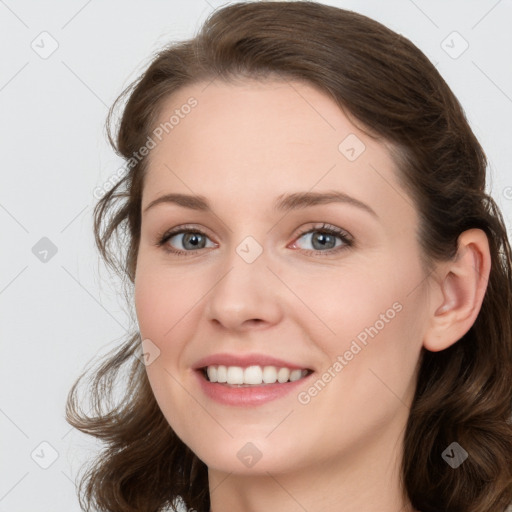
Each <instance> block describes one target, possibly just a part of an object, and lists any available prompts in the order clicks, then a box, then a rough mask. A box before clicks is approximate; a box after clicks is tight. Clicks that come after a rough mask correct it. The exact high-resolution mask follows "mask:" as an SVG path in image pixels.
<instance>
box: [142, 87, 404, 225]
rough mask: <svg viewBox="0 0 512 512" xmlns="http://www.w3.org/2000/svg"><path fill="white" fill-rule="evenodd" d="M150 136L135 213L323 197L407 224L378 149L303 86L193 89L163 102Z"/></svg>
mask: <svg viewBox="0 0 512 512" xmlns="http://www.w3.org/2000/svg"><path fill="white" fill-rule="evenodd" d="M191 98H193V101H192V102H191ZM194 103H195V106H194V107H193V108H188V107H187V108H185V107H184V106H186V105H189V104H194ZM172 116H174V119H172V121H173V122H172V123H170V122H169V121H170V120H171V117H172ZM165 123H167V130H165V126H166V125H165ZM158 127H164V130H163V133H162V134H161V140H157V138H155V142H156V146H155V147H154V149H152V150H151V152H150V155H149V165H148V170H147V175H146V178H145V185H144V199H143V204H147V203H148V202H149V201H150V200H152V199H154V196H155V195H157V194H161V193H169V192H183V193H187V194H190V193H194V194H201V195H205V196H208V197H212V201H214V202H215V200H216V199H218V201H219V202H221V201H224V200H229V201H231V202H233V201H238V202H239V203H240V204H250V203H251V202H253V203H256V202H257V203H258V205H259V206H262V205H263V203H262V201H264V200H265V199H267V200H268V202H269V205H270V204H271V202H273V200H274V199H275V198H276V197H277V196H279V195H280V194H283V193H290V192H297V191H310V190H311V191H323V190H327V189H330V190H339V191H342V192H344V193H347V194H350V195H352V196H354V197H356V198H358V199H361V200H362V201H365V202H367V203H370V204H372V208H374V210H376V211H377V213H378V212H379V210H380V211H381V212H382V213H383V214H385V213H386V210H388V209H389V208H390V207H391V206H393V207H394V208H395V209H398V210H400V211H399V212H397V213H398V214H399V215H409V216H411V213H412V212H411V210H412V209H413V207H412V201H411V200H408V198H407V197H406V193H405V191H403V190H401V189H400V187H399V185H398V182H397V178H396V175H395V173H396V166H395V163H394V161H393V159H392V157H391V154H390V152H389V149H388V146H386V145H384V143H383V142H382V141H379V140H378V139H375V138H372V137H370V136H368V135H367V134H366V133H365V132H364V131H362V130H361V129H359V128H358V127H357V126H355V124H353V122H352V121H351V120H350V119H349V118H347V117H346V115H345V114H344V113H343V111H342V110H341V109H340V108H339V106H338V105H337V104H336V103H335V102H334V100H333V99H332V98H330V97H329V96H328V95H327V94H325V93H323V92H322V91H320V90H318V89H317V88H315V87H314V86H312V85H309V84H306V83H303V82H296V81H293V82H292V81H290V82H287V81H283V80H268V81H255V80H246V81H237V82H236V83H226V82H221V81H217V80H215V81H213V82H211V83H208V82H202V83H197V84H193V85H190V86H186V87H184V88H182V89H180V90H178V91H177V92H176V93H175V94H173V95H172V96H171V97H169V98H168V99H167V100H166V102H165V103H164V104H163V106H162V109H161V111H160V115H159V119H158V123H157V126H156V128H158ZM160 131H162V130H160ZM402 218H403V217H402Z"/></svg>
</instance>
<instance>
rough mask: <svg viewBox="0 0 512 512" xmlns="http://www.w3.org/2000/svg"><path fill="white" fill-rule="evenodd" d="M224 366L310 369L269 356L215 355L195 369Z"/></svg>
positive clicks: (200, 362) (201, 362)
mask: <svg viewBox="0 0 512 512" xmlns="http://www.w3.org/2000/svg"><path fill="white" fill-rule="evenodd" d="M213 365H224V366H241V367H242V368H246V367H247V366H276V367H278V368H290V369H291V370H295V369H297V370H303V369H308V370H309V369H310V368H308V367H307V366H305V365H301V364H297V363H292V362H290V361H284V360H283V359H278V358H276V357H272V356H268V355H265V354H227V353H221V354H213V355H211V356H208V357H203V358H202V359H200V360H199V361H197V362H196V363H195V364H194V366H193V368H194V369H195V370H199V369H201V368H204V367H206V366H213Z"/></svg>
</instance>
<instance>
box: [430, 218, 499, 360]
mask: <svg viewBox="0 0 512 512" xmlns="http://www.w3.org/2000/svg"><path fill="white" fill-rule="evenodd" d="M440 269H441V270H440V276H441V277H440V280H439V282H438V283H437V284H436V286H438V287H439V291H440V292H441V293H440V295H441V296H442V300H441V301H439V298H438V297H439V294H433V296H436V298H437V303H435V304H434V303H433V299H432V302H431V304H430V306H431V308H430V309H431V311H433V312H432V314H431V315H430V318H429V324H428V328H427V331H426V332H425V335H424V339H423V346H424V347H425V348H426V349H427V350H430V351H431V352H438V351H440V350H444V349H445V348H448V347H449V346H451V345H453V344H454V343H455V342H457V341H458V340H459V339H460V338H462V337H463V336H464V335H465V334H466V333H467V332H468V331H469V329H470V328H471V326H472V325H473V324H474V322H475V320H476V318H477V316H478V313H479V312H480V308H481V306H482V302H483V299H484V296H485V291H486V289H487V283H488V280H489V273H490V269H491V256H490V251H489V242H488V239H487V235H486V234H485V232H484V231H482V230H481V229H476V228H475V229H470V230H467V231H464V233H462V234H461V235H460V236H459V239H458V250H457V255H456V257H455V259H454V260H452V261H449V262H445V263H442V264H441V265H440Z"/></svg>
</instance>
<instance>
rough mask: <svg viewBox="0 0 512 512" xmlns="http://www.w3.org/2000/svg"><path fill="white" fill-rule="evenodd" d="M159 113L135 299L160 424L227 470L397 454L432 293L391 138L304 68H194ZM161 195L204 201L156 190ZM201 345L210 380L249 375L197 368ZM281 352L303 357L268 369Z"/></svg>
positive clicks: (284, 468)
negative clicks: (239, 76)
mask: <svg viewBox="0 0 512 512" xmlns="http://www.w3.org/2000/svg"><path fill="white" fill-rule="evenodd" d="M191 97H193V98H194V100H190V98H191ZM196 102H197V103H196ZM185 105H194V106H193V107H191V108H188V107H184V106H185ZM173 115H174V119H173V120H172V121H171V124H172V126H171V124H169V119H170V118H171V116H173ZM177 119H179V120H178V121H176V120H177ZM160 122H162V123H165V122H168V124H167V125H166V129H164V130H162V128H161V127H160V129H157V130H156V131H155V132H153V134H152V139H153V141H154V143H155V144H153V143H151V144H150V145H151V146H153V145H154V146H155V147H153V148H152V149H151V150H150V154H149V167H148V172H147V175H146V177H145V185H144V192H143V198H142V211H143V213H142V225H141V241H140V246H139V252H138V262H137V270H136V278H135V301H136V311H137V316H138V322H139V327H140V331H141V336H142V339H143V340H145V341H144V343H143V347H144V351H145V352H147V356H146V358H147V359H146V364H147V367H146V369H147V374H148V377H149V380H150V383H151V386H152V389H153V392H154V394H155V397H156V400H157V402H158V404H159V406H160V408H161V410H162V412H163V414H164V415H165V417H166V419H167V421H168V422H169V424H170V425H171V427H172V428H173V429H174V431H175V432H176V433H177V435H178V436H179V437H180V438H181V439H182V440H183V441H184V442H185V443H186V444H187V445H188V446H189V447H190V448H191V449H192V450H193V451H194V452H195V453H196V454H197V456H198V457H199V458H200V459H201V460H202V461H204V462H205V463H206V464H207V465H208V467H209V468H210V469H212V468H214V469H217V470H221V471H226V472H235V473H251V472H252V473H255V472H256V473H264V472H266V471H272V472H274V473H279V472H288V471H292V470H298V469H301V468H306V467H308V466H311V465H314V464H317V463H319V462H322V464H329V463H332V464H340V463H345V462H346V461H349V460H351V461H355V460H366V463H368V459H371V458H373V457H375V454H376V453H377V452H378V453H379V456H384V455H390V453H394V452H395V451H396V450H397V447H398V446H399V445H398V444H397V441H398V440H399V439H400V435H401V433H402V429H403V427H404V425H405V422H406V419H407V416H408V413H409V409H408V405H409V404H410V402H411V400H412V396H413V392H414V387H415V376H416V364H417V361H418V357H419V354H420V350H421V346H422V337H423V333H424V331H425V327H426V314H427V312H426V309H427V308H426V299H427V296H428V294H426V293H425V291H426V288H425V284H426V281H424V278H425V275H424V274H423V272H422V267H421V264H420V249H419V245H418V243H417V240H416V229H417V225H418V217H417V212H416V211H415V208H414V206H413V204H412V200H411V199H410V198H409V197H408V196H407V195H406V193H405V191H404V190H403V189H402V188H401V187H400V186H399V184H398V182H397V179H396V176H395V166H394V163H393V161H392V159H391V157H390V154H389V152H388V150H387V149H386V147H385V146H384V145H383V144H382V143H381V142H378V141H376V140H374V139H372V138H370V137H369V136H367V135H366V134H365V133H363V132H361V131H360V130H359V129H358V128H356V127H355V126H354V125H353V124H352V123H351V122H350V121H349V120H348V119H347V117H346V116H345V115H344V114H343V113H342V111H341V110H340V109H339V108H338V107H337V105H336V104H335V103H334V102H333V101H332V100H331V99H330V98H329V97H327V96H326V95H324V94H323V93H321V92H319V91H318V90H316V89H315V88H313V87H311V86H309V85H305V84H303V83H300V82H290V83H286V82H280V81H267V82H259V83H257V82H254V81H244V82H240V83H238V84H236V85H235V84H226V83H221V82H219V81H214V82H212V83H210V84H209V85H207V83H201V84H195V85H193V86H188V87H186V88H183V89H182V90H180V91H179V92H178V93H176V94H175V95H174V96H173V97H172V98H169V100H168V102H167V103H166V105H165V108H164V109H163V111H162V112H161V116H160ZM166 132H168V133H166ZM160 138H161V140H159V139H160ZM169 194H182V195H184V196H201V199H202V201H198V200H196V199H195V200H192V199H189V200H186V198H183V197H182V198H181V199H177V200H176V201H171V200H170V199H171V198H168V199H169V200H168V201H164V200H161V201H159V202H157V203H155V201H156V200H158V199H159V198H162V197H163V196H166V195H169ZM323 194H330V195H331V196H330V199H329V198H327V199H322V197H323ZM336 194H337V195H338V196H337V197H338V199H336V197H335V195H336ZM203 202H204V203H207V207H204V204H203ZM150 205H152V206H150ZM149 206H150V207H149ZM148 207H149V208H148ZM171 229H173V230H175V231H176V233H174V234H173V235H171V236H170V237H167V240H166V241H165V242H164V243H163V244H161V245H158V242H159V240H160V238H159V237H160V236H161V235H163V234H164V233H166V232H168V231H169V230H171ZM326 229H328V230H329V229H330V230H333V231H326ZM336 231H339V233H337V232H336ZM178 232H180V234H178ZM172 251H176V252H172ZM210 356H218V357H217V358H216V359H212V360H211V364H210V366H213V367H217V366H226V367H227V368H226V370H225V371H224V370H223V369H222V368H221V369H220V370H219V369H218V370H217V376H218V378H219V377H220V380H224V378H228V379H229V381H230V382H232V383H235V382H240V380H237V379H240V378H247V379H252V378H254V379H255V380H254V381H253V380H249V382H260V385H257V384H252V385H246V386H241V387H240V386H238V385H236V384H228V383H226V382H225V383H219V382H217V383H213V382H211V383H208V382H207V381H206V378H205V376H204V374H203V372H202V371H201V370H199V369H198V368H199V367H204V366H205V365H207V363H208V361H204V358H207V357H210ZM237 358H240V359H237ZM265 358H267V359H265ZM272 358H274V359H278V360H280V361H278V362H277V361H273V359H272ZM251 366H252V367H253V368H249V369H248V370H247V367H251ZM274 366H276V367H277V372H275V371H274V370H273V369H272V368H271V367H274ZM281 367H285V368H286V367H288V368H290V369H292V370H293V369H299V370H301V369H303V370H312V371H313V373H308V375H307V376H306V377H302V378H300V379H299V380H293V382H282V383H280V382H279V377H281V380H286V379H287V378H288V374H287V372H286V370H279V368H281ZM260 368H261V369H260ZM210 372H212V370H210ZM213 373H215V372H213ZM303 373H305V372H302V373H301V372H300V371H299V372H293V373H291V374H290V376H291V377H292V379H295V378H296V377H297V376H300V375H302V374H303ZM276 377H277V378H278V382H276V383H274V384H271V383H268V382H267V383H264V384H261V382H262V379H265V381H270V382H271V381H272V380H274V379H276ZM212 378H213V379H215V377H214V376H213V377H212ZM244 382H245V381H244ZM370 454H371V455H370ZM365 457H366V459H365Z"/></svg>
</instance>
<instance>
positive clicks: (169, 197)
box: [144, 191, 378, 219]
mask: <svg viewBox="0 0 512 512" xmlns="http://www.w3.org/2000/svg"><path fill="white" fill-rule="evenodd" d="M162 203H172V204H177V205H179V206H182V207H184V208H189V209H191V210H198V211H211V207H210V204H209V203H208V200H207V199H206V197H204V196H199V195H188V194H165V195H163V196H160V197H158V198H157V199H155V200H153V201H151V202H150V203H149V204H148V205H147V206H146V208H144V212H147V211H148V210H149V209H150V208H153V207H154V206H156V205H157V204H162ZM328 203H345V204H349V205H351V206H355V207H357V208H359V209H360V210H363V211H365V212H367V213H369V214H370V215H372V216H373V217H375V218H377V219H378V215H377V214H376V213H375V211H374V210H373V209H372V208H371V207H370V206H368V205H367V204H366V203H363V202H362V201H360V200H359V199H356V198H355V197H352V196H349V195H347V194H345V193H344V192H339V191H328V192H295V193H293V194H281V195H280V196H278V197H277V199H276V202H275V203H274V210H275V211H278V212H289V211H292V210H299V209H302V208H308V207H311V206H316V205H320V204H328Z"/></svg>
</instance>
